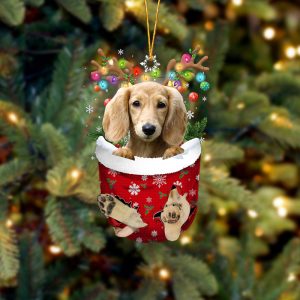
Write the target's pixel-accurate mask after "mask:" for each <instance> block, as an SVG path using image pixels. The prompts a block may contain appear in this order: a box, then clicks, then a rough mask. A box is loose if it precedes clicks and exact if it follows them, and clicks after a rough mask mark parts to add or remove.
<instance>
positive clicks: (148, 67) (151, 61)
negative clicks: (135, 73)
mask: <svg viewBox="0 0 300 300" xmlns="http://www.w3.org/2000/svg"><path fill="white" fill-rule="evenodd" d="M141 65H142V66H143V67H144V69H145V72H146V73H147V72H151V71H153V70H155V69H157V68H158V67H159V66H160V63H159V62H158V61H157V59H156V55H154V56H153V57H152V58H150V56H148V55H146V56H145V60H144V61H142V62H141Z"/></svg>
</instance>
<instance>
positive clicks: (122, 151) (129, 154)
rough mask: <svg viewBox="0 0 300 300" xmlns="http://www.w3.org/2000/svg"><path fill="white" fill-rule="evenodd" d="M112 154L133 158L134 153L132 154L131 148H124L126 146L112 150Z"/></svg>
mask: <svg viewBox="0 0 300 300" xmlns="http://www.w3.org/2000/svg"><path fill="white" fill-rule="evenodd" d="M113 154H114V155H117V156H121V157H124V158H128V159H132V160H134V155H133V153H132V151H131V149H129V148H126V147H123V148H118V149H116V150H115V151H114V152H113Z"/></svg>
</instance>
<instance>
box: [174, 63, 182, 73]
mask: <svg viewBox="0 0 300 300" xmlns="http://www.w3.org/2000/svg"><path fill="white" fill-rule="evenodd" d="M175 70H176V71H177V72H181V71H182V70H183V64H182V63H177V64H176V65H175Z"/></svg>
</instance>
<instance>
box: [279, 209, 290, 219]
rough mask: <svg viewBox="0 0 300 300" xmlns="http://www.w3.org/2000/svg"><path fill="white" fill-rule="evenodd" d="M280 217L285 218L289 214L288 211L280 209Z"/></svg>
mask: <svg viewBox="0 0 300 300" xmlns="http://www.w3.org/2000/svg"><path fill="white" fill-rule="evenodd" d="M277 213H278V216H279V217H281V218H285V217H286V216H287V214H288V211H287V209H286V208H285V207H279V208H278V210H277Z"/></svg>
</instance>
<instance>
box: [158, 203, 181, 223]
mask: <svg viewBox="0 0 300 300" xmlns="http://www.w3.org/2000/svg"><path fill="white" fill-rule="evenodd" d="M161 219H162V221H163V222H164V223H168V224H176V223H177V222H178V221H179V219H180V208H179V207H178V206H176V205H172V204H171V205H166V206H165V208H164V210H163V212H162V214H161Z"/></svg>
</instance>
